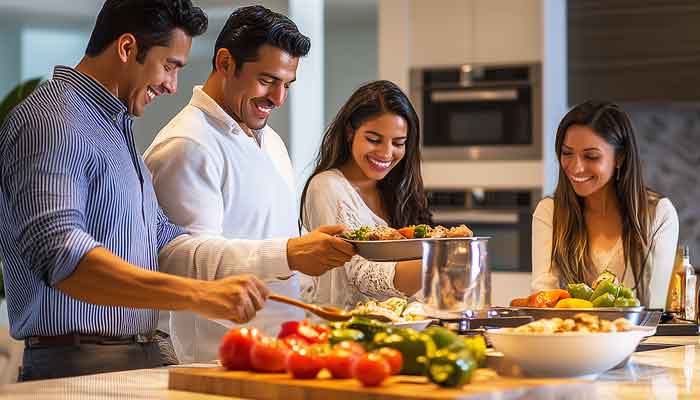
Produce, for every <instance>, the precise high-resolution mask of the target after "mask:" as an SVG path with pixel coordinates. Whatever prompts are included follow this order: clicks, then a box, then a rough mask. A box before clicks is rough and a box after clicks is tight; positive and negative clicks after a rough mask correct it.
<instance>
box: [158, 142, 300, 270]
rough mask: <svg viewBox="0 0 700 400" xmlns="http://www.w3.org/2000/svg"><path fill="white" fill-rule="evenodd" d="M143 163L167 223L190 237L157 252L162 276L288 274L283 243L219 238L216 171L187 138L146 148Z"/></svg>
mask: <svg viewBox="0 0 700 400" xmlns="http://www.w3.org/2000/svg"><path fill="white" fill-rule="evenodd" d="M145 161H146V165H147V166H148V169H149V170H150V171H151V174H152V176H153V186H154V188H155V190H156V195H157V197H158V202H159V203H160V204H161V206H162V207H163V209H164V211H165V212H166V214H167V215H168V217H169V219H170V220H172V221H173V222H174V223H176V224H178V225H181V226H183V227H184V228H185V229H187V231H188V232H190V233H192V234H193V235H194V237H193V236H189V235H185V236H184V237H177V238H175V239H174V240H172V241H171V242H169V243H168V245H166V246H165V247H164V248H163V249H162V250H161V251H160V253H159V262H160V267H161V270H162V271H164V272H169V273H173V274H177V275H181V276H187V277H192V278H197V279H207V280H212V279H219V278H223V277H226V276H229V275H239V274H254V275H256V276H258V277H260V278H261V279H274V278H284V277H288V276H290V275H291V274H292V271H291V270H290V269H289V264H288V262H287V239H266V240H240V239H224V238H223V236H222V235H223V218H224V206H223V196H222V194H221V188H220V175H221V171H220V167H218V166H217V164H216V162H215V157H213V156H212V155H211V154H209V153H208V152H207V151H206V149H205V148H204V147H203V146H201V145H199V144H198V143H195V142H194V141H191V140H189V139H184V138H175V139H171V140H168V141H164V142H162V143H160V144H159V145H157V146H154V147H152V148H151V149H149V151H148V152H147V153H146V157H145ZM205 205H206V206H205Z"/></svg>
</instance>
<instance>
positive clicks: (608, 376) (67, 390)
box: [0, 336, 700, 400]
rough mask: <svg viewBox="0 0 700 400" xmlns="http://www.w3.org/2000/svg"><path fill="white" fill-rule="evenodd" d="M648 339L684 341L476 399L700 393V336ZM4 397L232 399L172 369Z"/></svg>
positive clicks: (39, 386) (2, 392) (8, 389)
mask: <svg viewBox="0 0 700 400" xmlns="http://www.w3.org/2000/svg"><path fill="white" fill-rule="evenodd" d="M645 343H659V344H677V345H680V346H678V347H669V348H664V349H659V350H651V351H644V352H638V353H635V354H634V355H632V358H631V360H630V362H629V363H628V364H627V366H626V367H625V368H620V369H616V370H611V371H608V372H607V373H605V374H603V375H601V376H600V377H599V378H598V379H597V380H595V381H581V385H580V386H579V385H574V386H571V385H565V386H557V385H552V386H546V387H539V388H537V389H532V390H513V391H508V392H498V393H497V392H492V393H484V394H481V395H478V396H477V397H475V398H478V399H498V400H503V399H516V398H527V399H540V398H544V399H555V398H556V399H635V400H636V399H654V398H656V399H691V398H692V399H698V398H700V337H696V336H664V337H652V338H649V339H648V340H647V341H645ZM199 365H201V366H207V367H208V366H211V365H203V364H199ZM190 366H192V365H190ZM175 368H177V367H175ZM0 398H2V399H8V400H16V399H38V398H40V399H46V400H50V399H66V398H70V399H73V400H81V399H97V400H108V399H127V398H128V399H194V400H197V399H211V400H213V399H231V398H230V397H221V396H212V395H204V394H197V393H190V392H181V391H174V390H168V370H167V369H166V368H159V369H150V370H136V371H125V372H117V373H110V374H100V375H88V376H83V377H76V378H65V379H55V380H44V381H37V382H27V383H15V384H11V385H5V386H0Z"/></svg>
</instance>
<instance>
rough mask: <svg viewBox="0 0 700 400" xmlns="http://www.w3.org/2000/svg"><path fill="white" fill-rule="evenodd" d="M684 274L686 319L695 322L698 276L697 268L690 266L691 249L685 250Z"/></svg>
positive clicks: (686, 248) (686, 247)
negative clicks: (696, 273)
mask: <svg viewBox="0 0 700 400" xmlns="http://www.w3.org/2000/svg"><path fill="white" fill-rule="evenodd" d="M683 272H684V275H685V285H684V288H683V296H684V298H683V299H684V302H685V304H684V314H685V319H688V320H691V321H695V319H696V318H697V314H696V310H695V298H696V297H697V278H698V277H697V275H695V268H693V266H692V264H690V249H688V246H685V248H683Z"/></svg>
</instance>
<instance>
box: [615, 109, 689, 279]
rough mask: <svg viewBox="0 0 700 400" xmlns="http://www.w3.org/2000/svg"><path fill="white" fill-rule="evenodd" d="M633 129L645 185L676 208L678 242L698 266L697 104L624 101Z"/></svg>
mask: <svg viewBox="0 0 700 400" xmlns="http://www.w3.org/2000/svg"><path fill="white" fill-rule="evenodd" d="M623 108H624V109H625V111H627V112H628V113H629V116H630V119H631V120H632V124H633V126H634V129H635V133H636V138H637V145H638V147H639V155H640V158H641V160H642V165H643V169H644V177H645V182H646V184H647V186H649V187H651V188H652V189H654V190H657V191H659V192H660V193H662V194H663V195H665V196H667V197H668V198H669V199H670V200H671V202H672V203H673V205H674V206H675V208H676V211H677V212H678V219H679V226H680V232H679V242H681V243H686V244H687V245H688V246H689V247H690V251H691V263H692V264H694V265H695V266H700V207H698V199H700V173H699V172H700V104H697V103H687V104H682V103H666V104H659V103H656V104H651V103H627V104H623Z"/></svg>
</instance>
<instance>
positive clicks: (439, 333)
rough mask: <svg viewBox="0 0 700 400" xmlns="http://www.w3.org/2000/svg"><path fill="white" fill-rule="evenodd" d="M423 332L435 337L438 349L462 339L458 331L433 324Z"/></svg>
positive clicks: (432, 337) (434, 340)
mask: <svg viewBox="0 0 700 400" xmlns="http://www.w3.org/2000/svg"><path fill="white" fill-rule="evenodd" d="M423 333H425V334H426V335H428V336H430V338H431V339H433V342H435V348H436V349H443V348H445V347H448V346H450V345H451V344H452V343H455V342H457V341H458V340H459V339H460V338H459V336H457V334H456V333H454V332H452V331H451V330H449V329H446V328H443V327H441V326H431V327H430V328H428V329H426V330H424V331H423Z"/></svg>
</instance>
